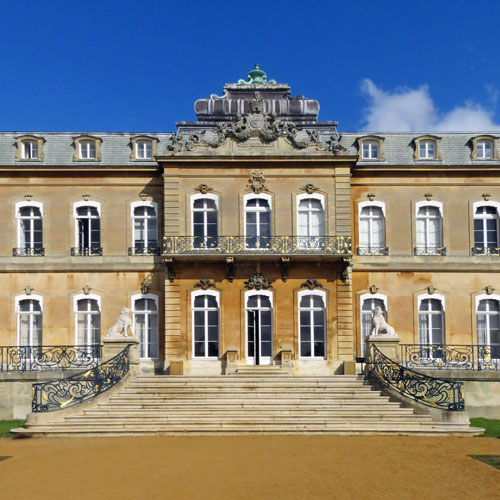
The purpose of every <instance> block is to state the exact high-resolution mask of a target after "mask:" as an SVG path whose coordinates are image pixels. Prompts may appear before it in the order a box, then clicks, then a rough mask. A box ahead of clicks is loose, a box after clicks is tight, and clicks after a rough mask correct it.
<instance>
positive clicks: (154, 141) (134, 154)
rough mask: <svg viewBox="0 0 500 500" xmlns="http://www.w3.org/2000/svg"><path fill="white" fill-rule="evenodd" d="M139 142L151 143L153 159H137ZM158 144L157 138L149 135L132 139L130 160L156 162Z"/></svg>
mask: <svg viewBox="0 0 500 500" xmlns="http://www.w3.org/2000/svg"><path fill="white" fill-rule="evenodd" d="M139 141H151V146H152V153H151V154H152V156H151V158H137V143H138V142H139ZM157 144H158V138H156V137H151V136H149V135H137V136H134V137H131V138H130V148H131V150H132V151H131V152H130V159H131V160H132V161H149V162H151V161H155V155H156V145H157Z"/></svg>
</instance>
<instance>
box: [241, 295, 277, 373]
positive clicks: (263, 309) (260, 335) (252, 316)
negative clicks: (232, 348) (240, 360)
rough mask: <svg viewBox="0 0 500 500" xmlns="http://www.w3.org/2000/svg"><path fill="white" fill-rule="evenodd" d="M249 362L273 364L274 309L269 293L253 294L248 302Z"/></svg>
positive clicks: (253, 363) (252, 363)
mask: <svg viewBox="0 0 500 500" xmlns="http://www.w3.org/2000/svg"><path fill="white" fill-rule="evenodd" d="M246 315H247V363H248V364H251V365H271V364H272V362H273V310H272V307H271V299H270V298H269V297H268V296H267V295H263V294H262V295H260V294H258V295H251V296H249V297H248V299H247V304H246Z"/></svg>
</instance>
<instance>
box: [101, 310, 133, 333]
mask: <svg viewBox="0 0 500 500" xmlns="http://www.w3.org/2000/svg"><path fill="white" fill-rule="evenodd" d="M129 313H130V309H128V308H127V307H122V308H121V310H120V315H119V316H118V319H117V320H116V323H115V324H114V325H113V326H112V327H111V328H110V329H109V330H108V334H107V335H106V337H127V336H130V335H128V334H127V331H128V330H130V334H131V335H132V336H134V332H133V329H132V328H133V327H132V321H131V320H130V316H129Z"/></svg>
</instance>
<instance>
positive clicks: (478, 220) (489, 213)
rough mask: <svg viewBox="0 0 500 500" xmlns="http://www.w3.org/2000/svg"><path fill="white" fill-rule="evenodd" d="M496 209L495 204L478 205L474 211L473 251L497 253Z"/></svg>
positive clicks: (477, 252) (498, 245)
mask: <svg viewBox="0 0 500 500" xmlns="http://www.w3.org/2000/svg"><path fill="white" fill-rule="evenodd" d="M499 247H500V244H499V241H498V211H497V208H496V207H495V206H486V205H485V206H480V207H477V208H476V211H475V213H474V253H475V254H489V253H497V252H498V248H499Z"/></svg>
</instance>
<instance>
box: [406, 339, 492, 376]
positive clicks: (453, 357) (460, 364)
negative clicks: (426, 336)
mask: <svg viewBox="0 0 500 500" xmlns="http://www.w3.org/2000/svg"><path fill="white" fill-rule="evenodd" d="M401 358H402V362H403V364H404V365H405V366H407V367H409V368H429V369H433V370H456V369H460V370H499V369H500V344H491V345H444V344H401Z"/></svg>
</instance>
